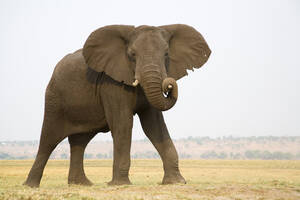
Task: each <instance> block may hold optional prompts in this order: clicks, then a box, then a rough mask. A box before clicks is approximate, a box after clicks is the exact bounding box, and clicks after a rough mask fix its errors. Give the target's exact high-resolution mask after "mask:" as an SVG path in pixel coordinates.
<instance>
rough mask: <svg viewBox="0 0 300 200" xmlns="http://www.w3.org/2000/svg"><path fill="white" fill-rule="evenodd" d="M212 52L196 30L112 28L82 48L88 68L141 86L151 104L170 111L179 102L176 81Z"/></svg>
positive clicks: (102, 30)
mask: <svg viewBox="0 0 300 200" xmlns="http://www.w3.org/2000/svg"><path fill="white" fill-rule="evenodd" d="M210 53H211V51H210V49H209V47H208V45H207V43H206V42H205V40H204V38H203V37H202V35H201V34H200V33H199V32H198V31H196V30H195V29H194V28H192V27H190V26H187V25H182V24H176V25H167V26H159V27H153V26H139V27H136V28H135V27H134V26H125V25H112V26H106V27H103V28H100V29H97V30H96V31H94V32H93V33H91V35H90V36H89V37H88V39H87V41H86V43H85V44H84V48H83V56H84V58H85V61H86V63H87V65H88V66H89V67H90V68H91V69H93V70H94V71H97V72H104V73H105V74H106V75H108V76H110V77H111V78H112V79H114V80H115V81H118V82H123V83H124V84H126V85H130V86H134V87H135V86H137V85H138V84H140V85H141V86H142V88H143V90H144V93H145V95H146V97H147V99H148V101H149V102H150V104H151V105H152V106H153V107H155V108H157V109H159V110H162V111H163V110H168V109H170V108H171V107H172V106H173V105H174V104H175V103H176V100H177V96H178V88H177V84H176V80H178V79H180V78H181V77H183V76H185V75H187V72H186V70H187V69H190V70H193V68H200V67H201V66H202V65H203V64H204V63H205V62H206V61H207V59H208V58H209V56H210Z"/></svg>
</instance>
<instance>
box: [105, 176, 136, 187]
mask: <svg viewBox="0 0 300 200" xmlns="http://www.w3.org/2000/svg"><path fill="white" fill-rule="evenodd" d="M107 185H111V186H112V185H132V183H131V182H130V180H129V178H127V179H121V180H114V179H113V180H111V181H110V182H108V183H107Z"/></svg>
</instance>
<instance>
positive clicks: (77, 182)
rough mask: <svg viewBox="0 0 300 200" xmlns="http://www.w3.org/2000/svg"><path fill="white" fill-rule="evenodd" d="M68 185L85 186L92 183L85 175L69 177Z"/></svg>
mask: <svg viewBox="0 0 300 200" xmlns="http://www.w3.org/2000/svg"><path fill="white" fill-rule="evenodd" d="M68 184H69V185H73V184H74V185H85V186H91V185H93V183H92V182H91V181H90V180H89V179H88V178H86V177H82V178H75V179H69V180H68Z"/></svg>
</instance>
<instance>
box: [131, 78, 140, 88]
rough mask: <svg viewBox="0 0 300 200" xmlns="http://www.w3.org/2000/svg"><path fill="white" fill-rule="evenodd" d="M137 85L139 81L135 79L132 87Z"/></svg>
mask: <svg viewBox="0 0 300 200" xmlns="http://www.w3.org/2000/svg"><path fill="white" fill-rule="evenodd" d="M138 84H139V80H137V79H136V80H135V81H134V82H133V83H132V85H133V86H134V87H136V86H137V85H138Z"/></svg>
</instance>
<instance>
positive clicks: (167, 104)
mask: <svg viewBox="0 0 300 200" xmlns="http://www.w3.org/2000/svg"><path fill="white" fill-rule="evenodd" d="M141 86H142V87H143V89H144V92H145V95H146V97H147V99H148V101H149V103H150V104H151V105H152V106H153V107H155V108H157V109H158V110H161V111H165V110H168V109H170V108H172V107H173V106H174V105H175V103H176V101H177V97H178V87H177V84H176V81H175V79H173V78H165V79H164V80H162V78H161V73H160V72H159V71H158V70H156V69H154V68H151V67H147V70H146V71H143V75H142V77H141ZM163 93H164V94H166V96H164V94H163Z"/></svg>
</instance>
